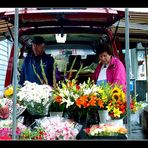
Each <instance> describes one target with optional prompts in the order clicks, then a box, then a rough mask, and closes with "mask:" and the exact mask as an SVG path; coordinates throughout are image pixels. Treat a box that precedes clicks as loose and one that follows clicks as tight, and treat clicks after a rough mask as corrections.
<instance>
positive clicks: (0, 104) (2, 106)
mask: <svg viewBox="0 0 148 148" xmlns="http://www.w3.org/2000/svg"><path fill="white" fill-rule="evenodd" d="M8 117H9V106H8V105H7V104H6V100H5V99H4V98H1V99H0V118H2V119H7V118H8Z"/></svg>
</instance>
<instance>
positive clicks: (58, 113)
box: [50, 112, 63, 117]
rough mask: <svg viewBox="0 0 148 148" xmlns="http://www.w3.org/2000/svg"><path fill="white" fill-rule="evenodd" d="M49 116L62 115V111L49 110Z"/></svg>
mask: <svg viewBox="0 0 148 148" xmlns="http://www.w3.org/2000/svg"><path fill="white" fill-rule="evenodd" d="M50 116H58V117H63V112H50Z"/></svg>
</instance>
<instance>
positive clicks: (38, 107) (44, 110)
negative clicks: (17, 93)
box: [27, 103, 50, 116]
mask: <svg viewBox="0 0 148 148" xmlns="http://www.w3.org/2000/svg"><path fill="white" fill-rule="evenodd" d="M49 106H50V103H49V104H47V105H46V106H43V104H40V103H35V104H34V107H33V106H31V105H30V104H28V105H27V110H28V112H29V113H30V114H31V115H36V116H47V115H48V111H49Z"/></svg>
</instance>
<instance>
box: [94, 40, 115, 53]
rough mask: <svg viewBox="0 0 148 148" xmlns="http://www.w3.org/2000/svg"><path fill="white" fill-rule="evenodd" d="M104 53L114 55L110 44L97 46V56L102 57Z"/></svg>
mask: <svg viewBox="0 0 148 148" xmlns="http://www.w3.org/2000/svg"><path fill="white" fill-rule="evenodd" d="M103 52H107V53H108V54H109V55H113V49H112V47H111V45H110V44H109V43H104V44H100V45H98V46H97V48H96V54H97V55H100V54H102V53H103Z"/></svg>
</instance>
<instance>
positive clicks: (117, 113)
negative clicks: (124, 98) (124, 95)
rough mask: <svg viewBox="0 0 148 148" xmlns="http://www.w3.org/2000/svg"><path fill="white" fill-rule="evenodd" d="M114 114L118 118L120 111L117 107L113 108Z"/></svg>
mask: <svg viewBox="0 0 148 148" xmlns="http://www.w3.org/2000/svg"><path fill="white" fill-rule="evenodd" d="M113 113H114V116H115V117H119V118H120V114H121V113H122V112H121V111H120V110H119V108H114V110H113Z"/></svg>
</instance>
